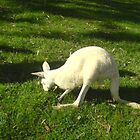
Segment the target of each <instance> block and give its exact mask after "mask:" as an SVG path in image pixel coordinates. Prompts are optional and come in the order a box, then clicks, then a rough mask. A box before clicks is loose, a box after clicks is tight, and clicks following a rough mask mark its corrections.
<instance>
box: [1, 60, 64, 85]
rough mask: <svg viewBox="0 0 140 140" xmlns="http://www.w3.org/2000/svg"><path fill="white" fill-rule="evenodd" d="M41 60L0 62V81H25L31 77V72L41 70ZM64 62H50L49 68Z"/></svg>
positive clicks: (56, 66)
mask: <svg viewBox="0 0 140 140" xmlns="http://www.w3.org/2000/svg"><path fill="white" fill-rule="evenodd" d="M42 63H43V62H35V61H34V62H22V63H16V64H13V63H8V64H0V83H15V82H25V81H28V80H30V79H32V78H33V77H35V76H32V75H31V73H32V72H36V71H42V67H41V66H42ZM63 63H64V62H62V61H60V62H58V61H57V62H50V65H51V68H52V69H54V68H58V67H60V66H61V65H62V64H63Z"/></svg>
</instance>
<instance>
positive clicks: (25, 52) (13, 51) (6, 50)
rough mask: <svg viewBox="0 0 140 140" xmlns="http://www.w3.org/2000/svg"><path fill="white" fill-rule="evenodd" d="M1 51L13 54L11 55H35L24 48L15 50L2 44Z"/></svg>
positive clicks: (0, 45)
mask: <svg viewBox="0 0 140 140" xmlns="http://www.w3.org/2000/svg"><path fill="white" fill-rule="evenodd" d="M0 51H1V52H11V53H24V54H30V53H32V54H33V51H31V50H28V49H24V47H22V48H13V47H10V46H7V45H4V44H3V45H2V44H0Z"/></svg>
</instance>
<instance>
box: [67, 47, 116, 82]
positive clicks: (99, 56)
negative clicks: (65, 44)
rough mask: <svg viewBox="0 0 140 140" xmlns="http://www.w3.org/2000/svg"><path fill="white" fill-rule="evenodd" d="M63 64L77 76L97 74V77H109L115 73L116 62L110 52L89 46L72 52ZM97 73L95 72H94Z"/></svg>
mask: <svg viewBox="0 0 140 140" xmlns="http://www.w3.org/2000/svg"><path fill="white" fill-rule="evenodd" d="M65 66H66V67H67V68H69V69H71V70H70V73H73V74H77V76H79V77H80V76H84V75H88V74H89V77H92V75H93V76H95V75H96V76H97V79H99V80H100V78H101V79H106V78H110V77H111V76H112V75H115V74H117V73H118V72H117V68H116V64H115V62H114V60H113V58H112V57H111V56H110V54H109V53H108V52H107V51H106V50H104V49H103V48H100V47H97V46H89V47H85V48H82V49H79V50H77V51H76V52H74V53H73V54H72V55H71V56H70V57H69V58H68V59H67V61H66V63H65ZM95 72H96V73H97V74H96V73H95Z"/></svg>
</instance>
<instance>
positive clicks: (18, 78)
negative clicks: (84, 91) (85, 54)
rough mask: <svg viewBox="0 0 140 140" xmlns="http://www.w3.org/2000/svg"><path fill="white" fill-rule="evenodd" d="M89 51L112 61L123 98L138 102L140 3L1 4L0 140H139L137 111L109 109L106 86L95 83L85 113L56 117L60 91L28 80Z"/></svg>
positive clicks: (26, 0)
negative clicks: (85, 49)
mask: <svg viewBox="0 0 140 140" xmlns="http://www.w3.org/2000/svg"><path fill="white" fill-rule="evenodd" d="M89 45H97V46H101V47H103V48H105V49H106V50H108V51H109V52H110V53H111V54H112V55H113V56H114V58H115V59H116V61H117V63H118V66H119V70H120V96H121V97H122V98H123V99H127V100H132V101H136V102H138V103H140V62H139V60H140V2H139V0H124V1H121V0H112V1H111V0H110V1H109V0H93V1H91V0H87V1H86V0H73V1H72V0H67V1H66V0H60V1H59V0H53V1H52V0H40V1H37V0H13V1H10V0H0V139H2V140H9V139H13V140H16V139H21V140H23V139H27V140H34V139H36V140H44V139H46V140H48V139H49V140H61V139H62V140H66V139H67V140H76V139H77V140H78V139H80V140H86V139H90V140H109V139H110V140H112V139H113V140H117V139H120V140H132V139H135V140H139V138H140V125H139V124H140V118H139V116H140V111H139V110H135V109H132V108H131V107H127V106H126V105H122V104H115V106H114V107H113V106H111V105H110V103H109V102H108V101H109V100H110V92H109V84H108V82H105V84H104V86H99V85H98V84H95V85H94V84H93V85H92V87H91V89H90V90H89V92H88V95H87V97H86V100H85V101H84V103H83V105H82V106H81V107H80V108H78V109H75V108H66V109H61V110H59V111H58V110H54V109H53V108H52V106H53V105H56V103H57V100H56V96H58V95H60V94H61V93H62V91H61V90H56V91H49V92H45V91H43V89H42V87H41V85H38V79H37V78H35V77H33V76H31V75H30V73H31V72H34V71H39V70H41V65H42V63H43V61H44V60H46V59H47V61H48V62H49V63H50V65H51V67H52V68H56V67H59V66H60V65H62V64H63V63H64V61H65V60H66V58H67V57H68V56H69V54H70V52H74V51H75V50H77V49H79V48H81V47H84V46H89ZM74 94H76V95H77V94H78V90H76V91H74V93H73V94H69V95H68V96H67V97H65V100H64V102H66V103H69V102H73V101H74V100H75V98H76V97H75V95H74ZM43 121H45V123H43ZM46 125H48V126H49V128H50V129H51V130H50V131H49V132H48V131H46V129H45V127H46Z"/></svg>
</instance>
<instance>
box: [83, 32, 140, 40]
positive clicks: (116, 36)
mask: <svg viewBox="0 0 140 140" xmlns="http://www.w3.org/2000/svg"><path fill="white" fill-rule="evenodd" d="M83 36H85V37H88V38H93V39H94V38H98V39H104V40H109V41H113V42H114V41H117V42H118V41H128V42H140V35H139V34H136V33H130V32H123V31H120V32H116V31H115V32H107V31H94V32H88V33H84V34H83Z"/></svg>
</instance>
